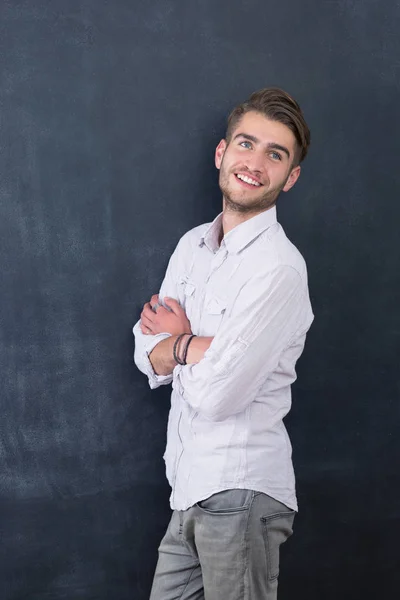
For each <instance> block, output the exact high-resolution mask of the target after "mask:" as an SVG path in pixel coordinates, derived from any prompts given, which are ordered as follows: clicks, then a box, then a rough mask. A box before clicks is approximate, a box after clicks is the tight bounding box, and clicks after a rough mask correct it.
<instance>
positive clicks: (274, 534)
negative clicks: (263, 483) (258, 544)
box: [261, 511, 296, 581]
mask: <svg viewBox="0 0 400 600" xmlns="http://www.w3.org/2000/svg"><path fill="white" fill-rule="evenodd" d="M295 514H296V513H295V511H288V512H282V513H276V514H274V515H269V516H268V517H261V522H262V524H263V527H264V542H265V552H266V557H267V569H268V580H269V581H274V580H275V579H277V578H278V576H279V550H280V547H281V545H282V544H283V543H284V542H286V540H287V539H288V538H289V537H290V536H291V535H292V533H293V521H294V517H295Z"/></svg>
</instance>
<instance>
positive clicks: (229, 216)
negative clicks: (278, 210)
mask: <svg viewBox="0 0 400 600" xmlns="http://www.w3.org/2000/svg"><path fill="white" fill-rule="evenodd" d="M273 206H275V204H273V205H272V206H269V207H268V208H267V209H265V210H255V211H249V212H248V211H244V212H242V211H238V210H232V208H230V207H229V206H228V205H227V203H226V201H225V198H224V200H223V211H222V232H221V240H222V237H224V236H225V235H226V234H227V233H229V232H230V231H232V229H234V228H235V227H237V226H238V225H240V224H241V223H244V222H245V221H248V220H249V219H252V218H253V217H256V216H257V215H259V214H261V213H262V212H266V210H270V209H271V208H272V207H273ZM221 240H220V243H221Z"/></svg>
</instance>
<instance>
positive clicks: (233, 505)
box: [196, 489, 254, 515]
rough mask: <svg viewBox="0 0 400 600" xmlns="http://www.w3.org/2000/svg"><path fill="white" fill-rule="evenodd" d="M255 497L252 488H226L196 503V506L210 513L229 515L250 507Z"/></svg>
mask: <svg viewBox="0 0 400 600" xmlns="http://www.w3.org/2000/svg"><path fill="white" fill-rule="evenodd" d="M253 497H254V492H253V491H252V490H238V489H237V490H224V491H223V492H218V493H217V494H213V495H212V496H209V498H206V499H205V500H201V501H200V502H197V503H196V506H197V507H198V508H199V509H200V510H201V511H202V512H205V513H207V514H209V515H211V514H212V515H224V514H225V515H227V514H232V513H238V512H243V511H246V510H248V509H249V507H250V505H251V502H252V500H253Z"/></svg>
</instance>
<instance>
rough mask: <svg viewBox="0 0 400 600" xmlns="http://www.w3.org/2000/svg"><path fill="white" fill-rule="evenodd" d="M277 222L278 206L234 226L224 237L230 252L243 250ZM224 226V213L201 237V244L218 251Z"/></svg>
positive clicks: (234, 252) (212, 250)
mask: <svg viewBox="0 0 400 600" xmlns="http://www.w3.org/2000/svg"><path fill="white" fill-rule="evenodd" d="M276 222H277V217H276V206H273V207H272V208H270V209H268V210H266V211H264V212H262V213H260V214H259V215H256V216H255V217H252V218H251V219H248V220H247V221H244V223H241V224H240V225H237V226H236V227H234V228H233V229H232V230H231V231H230V232H229V233H227V234H226V236H225V237H224V240H223V241H224V242H225V245H226V247H227V249H228V252H230V253H233V254H236V253H238V252H241V250H243V249H244V248H245V247H246V246H248V245H249V244H250V243H251V242H253V241H254V240H255V239H256V238H257V237H258V236H259V235H261V234H262V233H264V231H266V230H267V229H269V228H270V227H271V226H272V225H274V224H275V223H276ZM221 227H222V213H220V214H219V215H218V216H217V217H216V218H215V219H214V221H213V222H212V223H211V224H210V225H209V227H207V229H206V231H205V232H204V233H203V235H202V236H201V238H200V245H203V244H205V245H206V246H207V248H208V249H209V250H211V252H216V251H217V250H218V248H219V238H220V234H221Z"/></svg>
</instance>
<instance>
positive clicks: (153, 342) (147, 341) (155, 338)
mask: <svg viewBox="0 0 400 600" xmlns="http://www.w3.org/2000/svg"><path fill="white" fill-rule="evenodd" d="M133 335H134V336H135V353H134V361H135V364H136V366H137V368H138V369H139V370H140V371H142V373H144V374H145V375H146V376H147V378H148V380H149V386H150V387H151V389H152V390H153V389H155V388H157V387H159V386H160V385H167V384H168V383H171V381H172V374H171V375H157V374H156V373H155V372H154V369H153V365H152V364H151V362H150V359H149V355H150V352H151V351H152V350H153V348H154V347H155V346H157V344H159V343H160V342H161V341H162V340H165V339H167V338H168V337H170V335H171V334H169V333H158V334H157V335H145V334H144V333H142V330H141V329H140V320H139V321H138V322H137V323H136V325H135V326H134V328H133Z"/></svg>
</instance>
